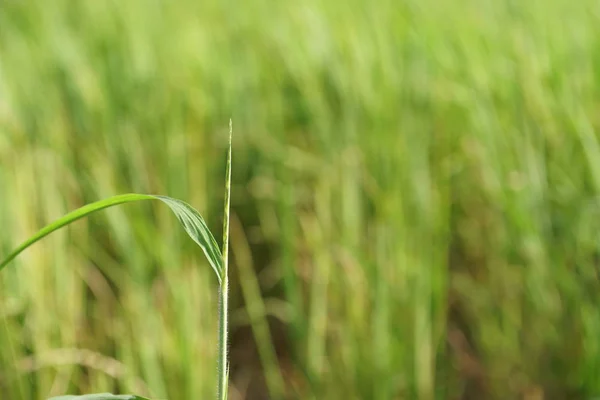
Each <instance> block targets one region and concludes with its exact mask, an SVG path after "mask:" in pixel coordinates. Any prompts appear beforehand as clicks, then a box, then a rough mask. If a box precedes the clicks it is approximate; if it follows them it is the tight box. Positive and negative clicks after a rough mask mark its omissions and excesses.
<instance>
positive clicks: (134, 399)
mask: <svg viewBox="0 0 600 400" xmlns="http://www.w3.org/2000/svg"><path fill="white" fill-rule="evenodd" d="M48 400H149V399H148V398H146V397H141V396H136V395H133V394H118V395H117V394H110V393H97V394H84V395H82V396H58V397H51V398H49V399H48Z"/></svg>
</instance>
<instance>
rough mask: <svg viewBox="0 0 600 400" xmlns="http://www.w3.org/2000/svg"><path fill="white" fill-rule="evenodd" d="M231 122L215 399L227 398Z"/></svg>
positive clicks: (224, 399)
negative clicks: (217, 380) (217, 375)
mask: <svg viewBox="0 0 600 400" xmlns="http://www.w3.org/2000/svg"><path fill="white" fill-rule="evenodd" d="M232 136H233V124H232V122H231V120H229V148H228V151H227V168H226V173H225V175H226V177H225V211H224V213H223V251H222V256H223V275H222V280H221V284H220V287H219V348H218V355H217V357H218V359H217V370H218V374H219V377H218V379H219V382H218V386H217V399H218V400H226V399H227V386H228V380H229V365H228V363H227V344H228V343H227V329H228V326H227V315H228V308H227V307H228V301H227V300H228V297H229V276H228V272H229V251H228V250H229V209H230V206H231V138H232Z"/></svg>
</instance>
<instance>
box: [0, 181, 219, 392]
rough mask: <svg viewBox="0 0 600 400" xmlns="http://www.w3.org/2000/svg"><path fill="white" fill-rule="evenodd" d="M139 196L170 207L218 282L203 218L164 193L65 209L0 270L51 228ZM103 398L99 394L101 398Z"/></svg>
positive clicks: (121, 197) (115, 198)
mask: <svg viewBox="0 0 600 400" xmlns="http://www.w3.org/2000/svg"><path fill="white" fill-rule="evenodd" d="M140 200H160V201H162V202H163V203H165V204H166V205H167V206H169V208H170V209H171V211H173V213H174V214H175V216H177V219H178V220H179V222H180V223H181V225H183V228H184V229H185V231H186V232H187V234H188V235H189V236H190V237H191V238H192V239H193V240H194V242H196V243H197V244H198V246H200V248H202V250H203V252H204V255H206V258H207V259H208V262H209V263H210V265H211V267H212V268H213V270H214V271H215V273H216V274H217V278H218V279H219V283H220V282H221V279H222V276H223V260H222V257H221V251H220V250H219V246H218V245H217V242H216V241H215V238H214V237H213V235H212V233H211V232H210V230H209V229H208V226H207V225H206V222H204V218H202V216H201V215H200V213H199V212H198V211H196V210H195V209H194V208H193V207H192V206H190V205H189V204H187V203H186V202H184V201H181V200H177V199H173V198H171V197H167V196H155V195H149V194H136V193H131V194H122V195H118V196H113V197H109V198H108V199H104V200H100V201H97V202H95V203H91V204H87V205H85V206H83V207H81V208H78V209H77V210H75V211H72V212H70V213H68V214H67V215H65V216H63V217H61V218H59V219H58V220H56V221H54V222H52V223H51V224H49V225H46V226H45V227H44V228H42V229H41V230H40V231H38V233H36V234H35V235H33V236H31V237H30V238H29V239H27V240H26V241H25V242H23V243H22V244H21V245H20V246H19V247H17V248H16V249H15V250H14V251H13V252H12V253H10V254H9V255H8V257H6V258H5V259H4V260H3V261H2V262H0V270H2V269H3V268H4V267H5V266H6V265H8V263H10V262H11V261H12V260H13V259H14V258H15V257H17V256H18V255H19V254H20V253H21V252H23V251H24V250H25V249H27V248H28V247H29V246H31V245H32V244H34V243H36V242H37V241H38V240H40V239H42V238H44V237H45V236H48V235H49V234H51V233H52V232H54V231H56V230H58V229H60V228H62V227H63V226H66V225H68V224H70V223H71V222H73V221H76V220H78V219H81V218H83V217H86V216H88V215H89V214H91V213H93V212H96V211H100V210H103V209H105V208H108V207H112V206H116V205H118V204H124V203H130V202H134V201H140ZM102 399H103V398H102Z"/></svg>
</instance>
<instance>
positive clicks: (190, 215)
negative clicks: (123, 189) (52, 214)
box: [0, 193, 223, 283]
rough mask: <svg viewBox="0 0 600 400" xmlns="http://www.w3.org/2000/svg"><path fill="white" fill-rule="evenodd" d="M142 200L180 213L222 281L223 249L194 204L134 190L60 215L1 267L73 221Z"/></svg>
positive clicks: (5, 260) (1, 263) (181, 220)
mask: <svg viewBox="0 0 600 400" xmlns="http://www.w3.org/2000/svg"><path fill="white" fill-rule="evenodd" d="M140 200H160V201H162V202H163V203H165V204H166V205H168V206H169V208H170V209H171V210H172V211H173V213H174V214H175V215H176V216H177V219H178V220H179V222H180V223H181V225H183V227H184V229H185V231H186V232H187V234H188V235H189V236H190V237H191V238H192V239H193V240H194V241H195V242H196V243H197V244H198V246H200V247H201V248H202V250H203V251H204V254H205V255H206V258H207V259H208V262H209V263H210V265H211V267H212V268H213V270H214V271H215V273H216V274H217V278H218V279H219V283H220V282H221V279H222V274H223V260H222V258H221V252H220V251H219V246H218V245H217V242H216V241H215V238H214V237H213V235H212V233H211V232H210V230H209V229H208V226H206V222H204V219H203V218H202V216H201V215H200V213H199V212H198V211H196V210H195V209H194V208H193V207H192V206H190V205H189V204H187V203H185V202H183V201H181V200H177V199H173V198H171V197H166V196H154V195H148V194H135V193H132V194H123V195H118V196H113V197H109V198H108V199H104V200H100V201H97V202H95V203H91V204H87V205H85V206H83V207H81V208H78V209H77V210H75V211H72V212H70V213H68V214H67V215H65V216H63V217H62V218H59V219H58V220H56V221H54V222H52V223H51V224H49V225H47V226H45V227H44V228H42V229H41V230H40V231H38V233H36V234H35V235H33V236H31V237H30V238H29V239H27V240H26V241H25V242H23V243H22V244H21V245H20V246H19V247H17V249H15V250H14V251H13V252H12V253H11V254H9V255H8V257H6V258H5V259H4V260H3V261H2V262H0V270H2V269H3V268H4V267H5V266H6V265H8V263H10V262H11V261H12V260H13V259H14V258H15V257H17V256H18V255H19V254H20V253H22V252H23V251H24V250H25V249H27V248H28V247H29V246H31V245H33V244H34V243H36V242H37V241H39V240H41V239H42V238H44V237H46V236H48V235H49V234H51V233H52V232H54V231H56V230H58V229H60V228H62V227H64V226H66V225H68V224H70V223H71V222H73V221H76V220H78V219H81V218H83V217H86V216H88V215H89V214H92V213H93V212H96V211H100V210H103V209H105V208H108V207H112V206H116V205H118V204H124V203H130V202H134V201H140Z"/></svg>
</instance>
